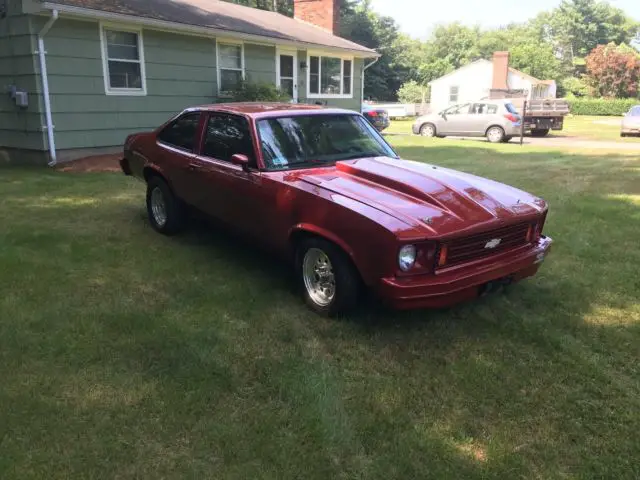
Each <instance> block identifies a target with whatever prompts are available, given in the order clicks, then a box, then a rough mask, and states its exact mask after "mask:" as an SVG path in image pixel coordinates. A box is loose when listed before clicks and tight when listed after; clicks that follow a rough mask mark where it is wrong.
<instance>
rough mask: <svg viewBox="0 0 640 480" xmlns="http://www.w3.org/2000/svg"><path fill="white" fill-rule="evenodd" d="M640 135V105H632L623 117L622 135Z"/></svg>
mask: <svg viewBox="0 0 640 480" xmlns="http://www.w3.org/2000/svg"><path fill="white" fill-rule="evenodd" d="M632 135H633V136H638V137H640V105H636V106H635V107H632V108H631V110H629V112H627V114H626V115H625V116H624V118H623V119H622V130H621V131H620V136H621V137H630V136H632Z"/></svg>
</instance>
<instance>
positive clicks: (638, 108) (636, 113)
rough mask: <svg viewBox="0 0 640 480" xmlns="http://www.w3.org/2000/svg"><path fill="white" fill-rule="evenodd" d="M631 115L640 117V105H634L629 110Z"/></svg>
mask: <svg viewBox="0 0 640 480" xmlns="http://www.w3.org/2000/svg"><path fill="white" fill-rule="evenodd" d="M629 116H630V117H640V105H638V106H636V107H633V108H632V109H631V110H629Z"/></svg>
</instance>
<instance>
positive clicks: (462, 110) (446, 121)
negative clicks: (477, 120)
mask: <svg viewBox="0 0 640 480" xmlns="http://www.w3.org/2000/svg"><path fill="white" fill-rule="evenodd" d="M468 116H469V104H468V103H465V104H463V105H455V106H454V107H451V108H449V109H447V110H445V111H444V112H443V114H442V115H441V117H442V120H441V121H439V122H438V125H439V128H438V132H439V133H440V134H442V135H462V134H464V132H465V126H464V125H465V121H466V120H467V117H468Z"/></svg>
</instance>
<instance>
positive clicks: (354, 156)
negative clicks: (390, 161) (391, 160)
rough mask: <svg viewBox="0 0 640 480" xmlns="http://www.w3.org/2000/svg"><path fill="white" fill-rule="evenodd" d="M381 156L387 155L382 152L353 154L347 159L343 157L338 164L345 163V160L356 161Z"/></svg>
mask: <svg viewBox="0 0 640 480" xmlns="http://www.w3.org/2000/svg"><path fill="white" fill-rule="evenodd" d="M381 156H385V155H384V154H383V153H380V152H360V153H352V154H350V155H347V156H346V157H342V158H341V159H339V160H338V162H343V161H345V160H356V159H358V158H369V157H381Z"/></svg>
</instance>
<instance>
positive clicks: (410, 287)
mask: <svg viewBox="0 0 640 480" xmlns="http://www.w3.org/2000/svg"><path fill="white" fill-rule="evenodd" d="M552 243H553V241H552V240H551V238H549V237H542V238H541V239H540V240H539V241H538V243H537V244H536V245H535V246H534V247H533V248H531V247H528V248H526V250H524V251H522V252H504V253H502V254H500V255H498V256H496V257H495V258H492V259H491V260H490V261H489V263H487V262H479V263H477V264H475V266H471V267H469V266H465V267H459V268H456V267H452V268H449V269H446V270H443V271H441V272H438V273H436V274H435V275H428V276H422V277H407V278H396V277H394V278H383V279H381V280H380V283H379V285H378V294H379V295H380V297H381V298H382V299H383V301H384V302H385V303H387V304H388V305H389V306H391V307H393V308H397V309H411V308H442V307H448V306H451V305H455V304H457V303H460V302H464V301H467V300H472V299H474V298H476V297H478V296H479V295H480V294H481V292H482V289H483V286H485V285H486V284H488V283H489V282H492V281H495V280H499V279H502V278H506V277H510V279H511V280H512V281H513V282H517V281H519V280H522V279H523V278H526V277H531V276H533V275H535V274H536V273H537V271H538V269H539V268H540V265H541V264H542V262H543V261H544V259H545V258H546V256H547V254H548V253H549V251H550V249H551V244H552Z"/></svg>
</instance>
